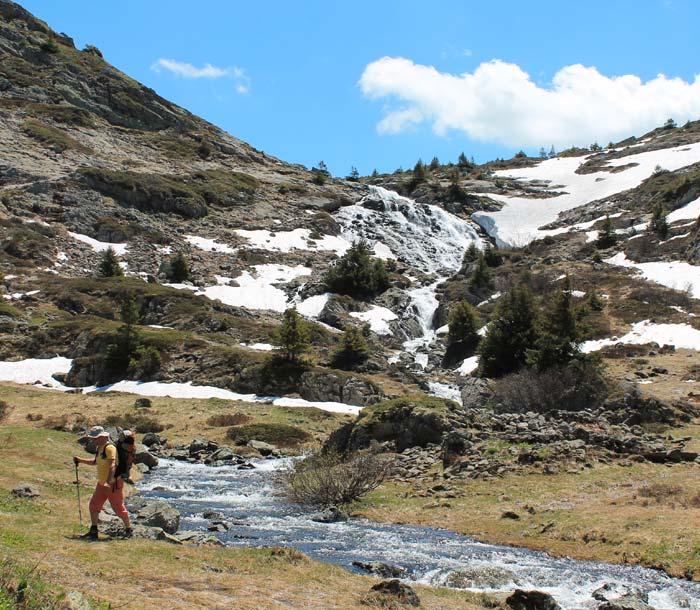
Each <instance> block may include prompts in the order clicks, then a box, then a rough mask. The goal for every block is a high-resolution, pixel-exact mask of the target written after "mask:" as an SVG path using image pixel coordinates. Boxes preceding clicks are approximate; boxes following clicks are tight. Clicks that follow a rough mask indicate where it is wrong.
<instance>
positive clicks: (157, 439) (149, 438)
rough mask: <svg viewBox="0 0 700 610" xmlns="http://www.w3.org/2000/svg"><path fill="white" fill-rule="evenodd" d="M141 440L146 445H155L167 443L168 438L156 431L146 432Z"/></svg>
mask: <svg viewBox="0 0 700 610" xmlns="http://www.w3.org/2000/svg"><path fill="white" fill-rule="evenodd" d="M141 442H142V443H143V444H144V445H146V447H153V445H165V443H166V440H165V439H164V438H163V437H161V436H160V435H159V434H156V433H155V432H146V434H144V435H143V438H142V439H141Z"/></svg>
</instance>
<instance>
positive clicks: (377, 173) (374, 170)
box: [372, 168, 379, 178]
mask: <svg viewBox="0 0 700 610" xmlns="http://www.w3.org/2000/svg"><path fill="white" fill-rule="evenodd" d="M378 176H379V172H378V171H377V169H376V168H375V169H373V170H372V178H377V177H378Z"/></svg>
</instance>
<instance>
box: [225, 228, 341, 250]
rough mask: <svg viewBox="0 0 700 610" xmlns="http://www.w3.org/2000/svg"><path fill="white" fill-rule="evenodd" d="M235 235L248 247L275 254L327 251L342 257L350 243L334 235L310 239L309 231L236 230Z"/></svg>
mask: <svg viewBox="0 0 700 610" xmlns="http://www.w3.org/2000/svg"><path fill="white" fill-rule="evenodd" d="M236 233H237V234H238V235H240V236H241V237H244V238H245V239H247V240H248V242H249V245H251V246H253V247H254V248H259V249H261V250H273V251H277V252H291V251H292V250H309V251H317V252H318V251H329V252H335V253H336V254H337V255H338V256H342V255H343V254H345V252H347V250H348V248H350V243H349V242H348V241H347V240H345V239H343V238H342V237H337V236H335V235H323V236H322V237H320V238H319V239H311V230H310V229H294V230H292V231H278V232H272V231H266V230H264V229H258V230H254V231H248V230H245V229H236Z"/></svg>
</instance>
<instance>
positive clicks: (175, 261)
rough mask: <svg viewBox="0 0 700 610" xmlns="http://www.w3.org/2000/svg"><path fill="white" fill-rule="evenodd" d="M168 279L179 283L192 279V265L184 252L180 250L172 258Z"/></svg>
mask: <svg viewBox="0 0 700 610" xmlns="http://www.w3.org/2000/svg"><path fill="white" fill-rule="evenodd" d="M167 276H168V279H169V280H170V281H171V282H175V283H177V284H179V283H181V282H186V281H187V280H188V279H190V267H189V265H188V264H187V259H185V255H184V254H183V253H182V252H178V253H177V254H176V255H175V256H173V257H172V258H171V259H170V264H169V265H168V272H167Z"/></svg>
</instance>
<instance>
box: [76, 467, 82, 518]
mask: <svg viewBox="0 0 700 610" xmlns="http://www.w3.org/2000/svg"><path fill="white" fill-rule="evenodd" d="M75 489H76V491H77V492H78V518H79V519H80V527H82V526H83V509H82V508H81V507H80V480H79V479H78V465H77V464H76V465H75Z"/></svg>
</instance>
